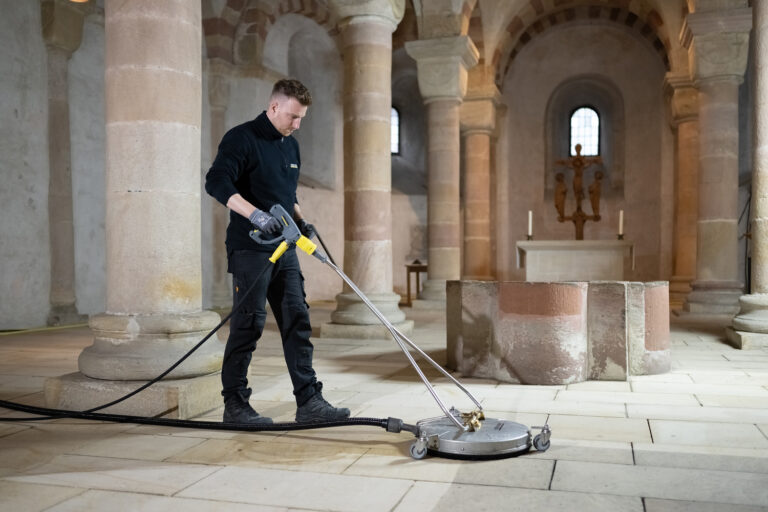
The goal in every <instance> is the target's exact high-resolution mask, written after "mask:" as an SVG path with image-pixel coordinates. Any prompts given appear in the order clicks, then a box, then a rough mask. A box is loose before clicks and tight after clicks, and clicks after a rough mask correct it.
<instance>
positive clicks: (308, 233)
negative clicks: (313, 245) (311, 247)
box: [296, 219, 317, 239]
mask: <svg viewBox="0 0 768 512" xmlns="http://www.w3.org/2000/svg"><path fill="white" fill-rule="evenodd" d="M296 225H297V226H298V228H299V231H301V234H302V235H304V236H305V237H307V238H309V239H312V238H314V237H315V235H317V231H315V226H313V225H312V224H310V223H309V222H307V221H305V220H304V219H300V220H299V222H297V223H296Z"/></svg>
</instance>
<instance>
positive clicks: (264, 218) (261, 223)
mask: <svg viewBox="0 0 768 512" xmlns="http://www.w3.org/2000/svg"><path fill="white" fill-rule="evenodd" d="M248 220H249V221H251V224H253V225H254V226H256V228H257V229H258V230H259V231H261V232H262V233H266V234H268V235H275V234H279V233H280V232H281V231H282V230H283V226H281V225H280V221H279V220H277V219H276V218H274V217H273V216H271V215H270V214H268V213H267V212H264V211H261V210H259V209H258V208H256V209H255V210H253V213H252V214H251V216H250V217H248Z"/></svg>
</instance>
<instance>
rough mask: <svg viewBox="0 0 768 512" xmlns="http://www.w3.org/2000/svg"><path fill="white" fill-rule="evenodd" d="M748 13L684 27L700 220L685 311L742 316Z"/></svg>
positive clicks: (708, 15)
mask: <svg viewBox="0 0 768 512" xmlns="http://www.w3.org/2000/svg"><path fill="white" fill-rule="evenodd" d="M751 21H752V20H751V12H750V10H749V9H731V10H717V9H713V10H703V11H702V12H699V10H698V9H697V11H696V12H694V13H691V14H689V15H688V16H687V17H686V21H685V24H684V27H683V33H682V36H681V37H682V39H683V41H682V42H683V45H684V46H685V47H686V48H688V51H689V55H690V57H691V64H692V70H693V77H694V85H695V86H696V87H697V88H698V90H699V220H698V227H697V242H696V243H697V251H696V280H695V281H694V282H693V283H692V288H693V291H692V292H691V293H690V294H689V295H688V298H687V301H686V303H685V304H684V306H683V309H684V310H685V311H687V312H690V313H697V314H706V315H733V314H735V313H737V312H738V299H739V296H741V294H742V286H743V285H742V283H741V282H740V281H739V276H738V269H739V264H738V188H739V183H738V155H739V101H738V100H739V98H738V94H739V84H740V83H741V82H742V80H743V77H744V71H745V70H746V64H747V54H748V50H749V48H748V47H749V30H750V27H751Z"/></svg>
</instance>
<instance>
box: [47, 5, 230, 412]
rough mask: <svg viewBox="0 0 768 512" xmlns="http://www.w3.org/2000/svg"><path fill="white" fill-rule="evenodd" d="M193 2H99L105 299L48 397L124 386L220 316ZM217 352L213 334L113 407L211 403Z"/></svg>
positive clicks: (171, 357) (98, 399) (216, 398)
mask: <svg viewBox="0 0 768 512" xmlns="http://www.w3.org/2000/svg"><path fill="white" fill-rule="evenodd" d="M200 11H201V6H200V3H199V2H188V1H187V0H167V1H164V2H156V1H154V0H132V1H130V2H124V1H122V0H107V1H106V4H105V34H106V59H105V60H106V62H105V64H106V94H105V101H106V146H107V148H106V149H107V158H106V165H107V169H106V174H107V179H106V184H107V191H106V204H107V218H106V232H107V304H106V308H107V309H106V312H105V313H103V314H99V315H95V316H92V317H91V320H90V327H91V329H92V330H93V334H94V342H93V345H91V346H90V347H87V348H86V349H85V350H83V352H82V353H81V354H80V358H79V361H78V365H79V369H80V373H78V374H72V375H68V376H64V377H61V378H59V379H53V380H52V381H49V382H48V383H47V384H46V399H47V401H48V402H49V403H54V404H56V405H58V406H66V408H78V409H79V408H83V407H89V406H95V405H98V404H102V403H105V402H107V401H109V400H110V399H112V398H115V397H116V396H121V395H123V394H124V393H126V392H128V391H130V390H133V389H135V388H136V387H137V383H135V382H127V381H144V380H148V379H151V378H153V377H155V376H157V375H158V374H160V373H161V372H162V371H163V370H165V369H166V368H167V367H169V366H170V365H171V364H172V363H174V362H175V361H176V360H177V359H179V358H180V357H181V356H182V355H184V354H185V353H186V352H187V351H188V350H189V349H190V348H191V347H192V346H194V345H195V344H196V343H197V342H198V341H199V340H200V339H201V338H202V337H203V336H204V335H205V334H206V332H207V331H209V330H210V329H211V328H213V327H214V326H215V325H216V324H217V323H218V321H219V316H218V315H217V314H215V313H212V312H207V311H202V310H201V305H202V286H201V265H200V118H201V95H202V62H201V12H200ZM221 353H222V347H221V346H220V344H219V343H218V342H217V340H216V337H214V338H213V339H212V340H211V341H209V342H208V343H207V344H206V345H203V346H202V348H201V349H200V350H198V351H197V352H195V353H194V354H193V355H192V356H191V357H189V358H188V359H187V360H186V361H185V362H184V363H183V364H181V365H180V366H179V367H178V368H177V369H176V370H174V371H173V372H172V373H171V374H170V378H171V380H170V381H164V382H163V383H161V384H159V385H155V386H152V387H151V388H150V390H151V391H150V390H148V391H147V392H143V393H141V394H139V395H137V396H136V397H135V398H132V399H131V400H130V401H128V402H124V403H123V404H121V405H119V406H117V407H116V408H114V409H112V410H115V411H123V412H130V413H137V414H168V415H170V416H175V417H189V416H193V415H196V414H200V413H202V412H204V411H207V410H210V409H212V408H213V407H215V406H217V405H219V404H220V402H221V396H220V393H219V391H220V384H219V382H218V380H219V378H218V375H216V374H214V372H216V371H217V370H219V369H220V367H221ZM201 375H205V376H204V377H199V376H201ZM196 377H198V378H196ZM174 379H175V380H174Z"/></svg>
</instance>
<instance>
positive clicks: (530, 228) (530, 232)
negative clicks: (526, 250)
mask: <svg viewBox="0 0 768 512" xmlns="http://www.w3.org/2000/svg"><path fill="white" fill-rule="evenodd" d="M528 236H533V212H532V211H531V210H528Z"/></svg>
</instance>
